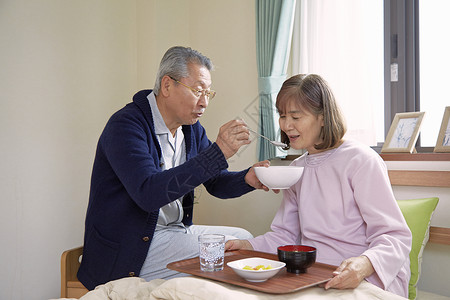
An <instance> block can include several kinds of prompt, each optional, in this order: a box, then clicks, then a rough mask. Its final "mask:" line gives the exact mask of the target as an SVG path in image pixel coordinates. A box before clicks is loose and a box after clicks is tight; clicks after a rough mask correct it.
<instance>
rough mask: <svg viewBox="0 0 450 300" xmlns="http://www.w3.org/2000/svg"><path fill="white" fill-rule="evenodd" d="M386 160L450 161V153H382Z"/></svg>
mask: <svg viewBox="0 0 450 300" xmlns="http://www.w3.org/2000/svg"><path fill="white" fill-rule="evenodd" d="M380 156H381V157H382V158H383V160H385V161H450V153H434V152H433V153H380Z"/></svg>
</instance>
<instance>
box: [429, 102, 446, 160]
mask: <svg viewBox="0 0 450 300" xmlns="http://www.w3.org/2000/svg"><path fill="white" fill-rule="evenodd" d="M433 152H450V106H447V107H446V108H445V110H444V116H443V117H442V123H441V129H440V130H439V134H438V138H437V141H436V146H435V147H434V150H433Z"/></svg>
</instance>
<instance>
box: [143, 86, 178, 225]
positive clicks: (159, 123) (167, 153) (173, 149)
mask: <svg viewBox="0 0 450 300" xmlns="http://www.w3.org/2000/svg"><path fill="white" fill-rule="evenodd" d="M147 98H148V101H149V104H150V108H151V110H152V117H153V122H154V125H155V133H156V136H157V138H158V142H159V145H160V147H161V151H162V159H163V163H164V164H163V166H162V169H163V170H167V169H170V168H173V167H176V166H179V165H181V164H182V163H184V162H185V161H186V144H185V143H184V134H183V131H182V130H181V126H180V127H178V129H177V131H176V132H175V136H173V135H172V134H171V132H170V131H169V128H167V126H166V123H165V122H164V119H163V117H162V115H161V113H160V112H159V109H158V105H157V104H156V97H155V94H153V92H151V93H150V95H148V96H147ZM182 200H183V198H179V199H177V200H175V201H172V202H171V203H169V204H167V205H165V206H163V207H162V208H160V210H159V216H158V223H157V225H156V230H162V229H168V228H169V227H170V228H173V227H183V228H184V224H183V223H182V222H181V220H182V219H183V205H182Z"/></svg>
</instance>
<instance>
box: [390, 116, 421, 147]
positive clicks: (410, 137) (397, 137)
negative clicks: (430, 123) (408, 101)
mask: <svg viewBox="0 0 450 300" xmlns="http://www.w3.org/2000/svg"><path fill="white" fill-rule="evenodd" d="M424 116H425V112H406V113H397V114H395V116H394V120H393V121H392V124H391V127H390V128H389V132H388V134H387V136H386V140H385V141H384V144H383V147H382V148H381V152H382V153H386V152H390V153H396V152H402V153H403V152H409V153H413V152H415V148H414V146H415V145H416V142H417V138H418V137H419V131H420V126H421V124H422V120H423V117H424Z"/></svg>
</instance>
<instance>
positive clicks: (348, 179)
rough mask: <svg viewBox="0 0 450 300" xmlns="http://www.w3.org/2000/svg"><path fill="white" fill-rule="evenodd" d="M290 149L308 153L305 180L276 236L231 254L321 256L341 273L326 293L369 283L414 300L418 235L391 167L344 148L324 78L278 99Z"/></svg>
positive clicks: (303, 162) (289, 196)
mask: <svg viewBox="0 0 450 300" xmlns="http://www.w3.org/2000/svg"><path fill="white" fill-rule="evenodd" d="M276 107H277V110H278V112H279V114H280V119H279V123H280V128H281V130H282V141H283V142H285V143H287V144H288V145H290V147H292V148H294V149H306V150H307V153H305V154H304V155H302V156H301V157H299V158H297V159H296V160H295V161H294V162H293V163H292V165H293V166H302V167H304V168H305V169H304V172H303V175H302V178H301V179H300V180H299V182H298V183H296V184H295V185H294V186H292V187H291V188H290V189H288V190H286V191H285V192H284V197H283V202H282V204H281V206H280V208H279V210H278V212H277V214H276V216H275V218H274V220H273V222H272V226H271V229H272V231H270V232H267V233H266V234H264V235H261V236H258V237H256V238H252V239H249V240H235V241H229V242H227V245H226V249H227V250H234V249H254V250H258V251H265V252H272V253H275V252H276V249H277V247H278V246H280V245H285V244H299V243H300V244H305V245H310V246H314V247H316V248H317V261H319V262H322V263H326V264H332V265H336V266H338V267H337V269H336V271H335V272H334V275H335V277H334V278H333V279H331V280H330V281H329V282H327V283H326V285H325V289H328V288H337V289H347V288H356V287H357V286H358V285H359V284H360V282H361V281H362V280H367V281H369V282H371V283H373V284H375V285H377V286H378V287H380V288H382V289H385V290H387V291H390V292H392V293H395V294H397V295H400V296H404V297H407V295H408V282H409V278H410V270H409V251H410V248H411V239H412V238H411V232H410V230H409V228H408V226H407V224H406V222H405V219H404V218H403V215H402V213H401V211H400V209H399V207H398V205H397V203H396V201H395V198H394V195H393V192H392V189H391V185H390V182H389V178H388V175H387V170H386V166H385V164H384V162H383V160H382V159H381V158H380V156H379V155H378V154H377V153H376V152H375V151H373V150H372V149H370V147H367V146H365V145H361V144H359V143H357V142H354V141H350V140H343V136H344V134H345V131H346V127H345V122H344V119H343V116H342V115H341V113H340V110H339V107H338V105H337V103H336V101H335V98H334V96H333V93H332V91H331V89H330V87H329V86H328V85H327V83H326V82H325V81H324V80H323V79H322V78H321V77H320V76H318V75H296V76H293V77H291V78H289V79H288V80H286V81H285V82H284V84H283V86H282V88H281V90H280V92H279V94H278V96H277V102H276Z"/></svg>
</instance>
